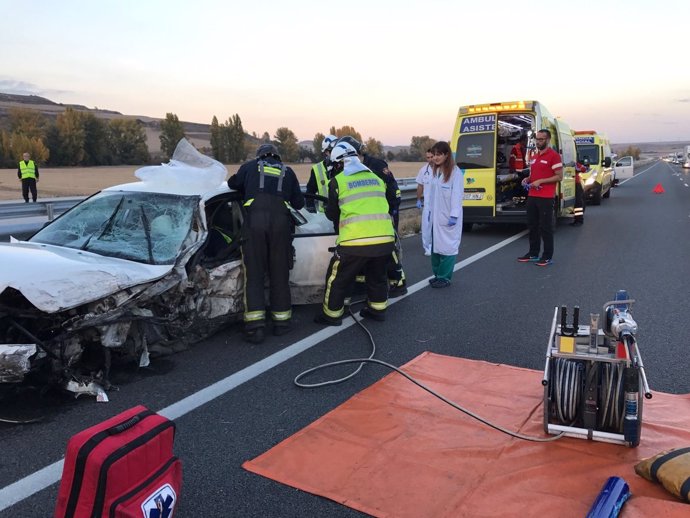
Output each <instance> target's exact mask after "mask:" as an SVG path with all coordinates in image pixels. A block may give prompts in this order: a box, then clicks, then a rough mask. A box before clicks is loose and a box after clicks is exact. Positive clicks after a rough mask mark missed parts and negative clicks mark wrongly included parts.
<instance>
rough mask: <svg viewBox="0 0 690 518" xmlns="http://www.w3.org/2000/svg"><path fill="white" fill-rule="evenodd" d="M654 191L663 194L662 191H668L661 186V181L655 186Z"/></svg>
mask: <svg viewBox="0 0 690 518" xmlns="http://www.w3.org/2000/svg"><path fill="white" fill-rule="evenodd" d="M652 192H655V193H657V194H661V193H663V192H666V191H664V188H663V187H662V186H661V184H660V183H658V184H656V187H654V190H653V191H652Z"/></svg>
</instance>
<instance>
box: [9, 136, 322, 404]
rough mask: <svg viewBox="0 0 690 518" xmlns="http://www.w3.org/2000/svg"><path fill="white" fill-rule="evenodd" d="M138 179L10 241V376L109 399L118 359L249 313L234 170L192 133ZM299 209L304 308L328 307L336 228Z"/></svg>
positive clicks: (296, 272) (296, 274)
mask: <svg viewBox="0 0 690 518" xmlns="http://www.w3.org/2000/svg"><path fill="white" fill-rule="evenodd" d="M135 174H136V176H137V177H138V178H139V179H140V181H138V182H134V183H130V184H125V185H119V186H115V187H111V188H108V189H105V190H103V191H101V192H99V193H97V194H95V195H93V196H91V197H89V198H88V199H86V200H84V201H83V202H81V203H80V204H78V205H77V206H75V207H74V208H72V209H71V210H69V211H68V212H66V213H65V214H63V215H62V216H60V217H59V218H58V219H56V220H55V221H53V222H52V223H50V224H48V225H47V226H45V227H44V228H43V229H42V230H40V231H39V232H37V233H36V234H35V235H34V236H32V237H31V238H30V239H28V240H27V241H16V240H13V241H12V242H11V243H0V264H2V268H1V269H0V383H12V382H21V381H22V380H24V379H25V378H26V377H27V375H31V376H34V375H37V376H39V377H40V379H41V381H49V382H58V383H60V384H61V385H62V386H63V387H65V388H66V389H68V390H71V391H73V392H75V393H77V394H79V393H83V392H87V393H92V394H96V395H98V394H99V393H100V391H101V387H102V388H106V389H107V388H108V385H109V382H108V374H109V370H110V368H111V366H112V365H114V364H115V363H116V362H121V361H126V362H132V361H136V362H138V364H139V365H141V366H143V365H147V364H148V362H149V355H151V354H156V353H160V354H165V353H169V352H173V351H175V350H177V349H179V348H185V347H186V346H187V345H188V344H190V343H193V342H196V341H199V340H201V339H203V338H205V337H207V336H209V335H211V334H212V333H214V332H216V331H218V330H219V329H220V328H221V327H224V326H227V325H228V324H230V323H232V322H233V321H236V320H237V319H238V318H239V317H241V313H242V311H243V307H242V301H243V275H242V264H241V254H240V243H241V231H242V221H243V207H242V203H241V200H240V196H239V193H237V192H234V191H231V190H229V189H228V187H227V184H226V183H225V177H226V176H227V170H226V169H225V167H224V166H223V165H222V164H220V163H219V162H216V161H215V160H212V159H210V158H208V157H205V156H203V155H201V154H199V153H198V152H196V150H194V149H193V148H192V147H191V145H189V144H188V143H187V142H186V141H184V140H183V141H182V142H181V143H180V145H179V146H178V149H177V150H176V152H175V154H174V155H173V160H171V162H170V163H168V164H164V165H161V166H153V167H145V168H142V169H139V170H138V171H137V172H136V173H135ZM296 216H298V217H300V218H301V222H300V223H301V224H300V225H299V226H297V227H296V231H295V239H294V247H295V251H296V252H295V261H294V267H293V269H292V271H291V277H290V282H291V288H292V294H293V303H295V304H304V303H314V302H319V301H321V300H322V297H323V288H324V279H325V273H326V268H327V265H328V261H329V259H330V256H331V253H330V252H329V251H328V248H329V247H332V246H333V245H334V242H335V236H334V233H333V225H332V223H331V222H330V221H328V220H327V219H326V218H325V216H324V215H323V213H308V212H306V211H305V212H304V213H303V214H296ZM214 236H220V237H221V239H215V240H214ZM219 243H220V245H219Z"/></svg>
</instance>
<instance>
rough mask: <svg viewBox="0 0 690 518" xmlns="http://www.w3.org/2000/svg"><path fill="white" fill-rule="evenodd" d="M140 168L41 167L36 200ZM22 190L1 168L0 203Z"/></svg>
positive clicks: (89, 188) (124, 178)
mask: <svg viewBox="0 0 690 518" xmlns="http://www.w3.org/2000/svg"><path fill="white" fill-rule="evenodd" d="M290 166H291V167H292V168H293V169H294V170H295V173H297V176H298V178H299V179H300V182H301V183H306V181H307V180H308V179H309V171H310V169H311V164H290ZM390 166H391V170H392V171H393V174H395V177H396V178H410V177H415V176H417V171H419V168H420V167H421V166H422V164H421V163H419V162H392V163H391V164H390ZM139 167H140V166H112V167H107V166H104V167H61V168H40V170H39V173H40V178H39V182H38V197H39V198H54V197H62V196H87V195H89V194H93V193H94V192H96V191H99V190H100V189H103V188H105V187H110V186H112V185H118V184H121V183H128V182H133V181H136V180H137V178H136V177H135V176H134V171H136V170H137V169H138V168H139ZM238 167H239V166H238V165H233V164H230V165H228V166H227V169H228V173H229V174H234V173H235V172H236V171H237V168H238ZM21 199H22V187H21V182H20V181H19V179H18V178H17V171H16V170H15V169H0V200H5V201H10V200H13V201H21Z"/></svg>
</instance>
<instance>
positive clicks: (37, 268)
mask: <svg viewBox="0 0 690 518" xmlns="http://www.w3.org/2000/svg"><path fill="white" fill-rule="evenodd" d="M0 264H2V267H1V268H0V293H2V292H4V291H5V290H6V289H7V288H8V287H9V288H14V289H15V290H17V291H19V292H21V293H22V294H23V295H24V297H26V298H27V300H28V301H29V302H31V303H32V304H33V305H34V306H36V307H37V308H38V309H40V310H41V311H45V312H46V313H56V312H58V311H63V310H66V309H70V308H73V307H76V306H80V305H81V304H85V303H88V302H92V301H94V300H97V299H100V298H103V297H106V296H108V295H110V294H112V293H115V292H117V291H120V290H122V289H125V288H128V287H130V286H133V285H136V284H141V283H143V282H148V281H153V280H157V279H159V278H161V277H163V276H164V275H166V274H167V273H168V272H170V271H171V270H172V268H173V266H174V265H172V264H170V265H148V264H141V263H136V262H133V261H127V260H124V259H117V258H112V257H104V256H101V255H97V254H93V253H90V252H86V251H82V250H74V249H71V248H65V247H59V246H52V245H45V244H38V243H27V242H15V243H0Z"/></svg>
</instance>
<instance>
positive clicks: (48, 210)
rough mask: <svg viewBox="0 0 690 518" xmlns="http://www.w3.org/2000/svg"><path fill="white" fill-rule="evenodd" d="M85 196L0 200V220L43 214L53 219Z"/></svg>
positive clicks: (48, 219)
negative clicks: (26, 200) (27, 201)
mask: <svg viewBox="0 0 690 518" xmlns="http://www.w3.org/2000/svg"><path fill="white" fill-rule="evenodd" d="M84 198H85V196H80V197H77V196H74V197H69V198H44V199H39V200H37V201H36V202H35V203H34V202H30V203H24V202H16V201H0V220H3V219H20V218H21V219H23V218H35V217H40V216H43V217H45V218H47V221H53V220H54V219H55V217H56V216H59V215H60V214H62V213H63V212H66V211H67V210H68V209H71V208H72V207H74V206H75V205H76V204H77V203H79V202H80V201H82V200H83V199H84Z"/></svg>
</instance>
